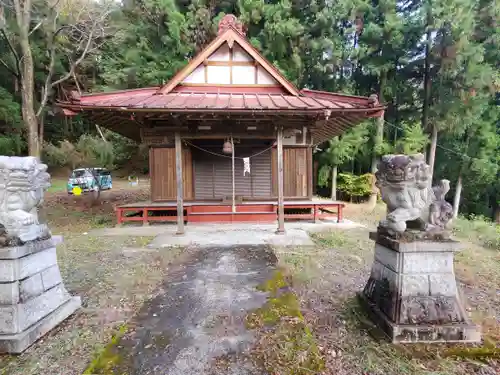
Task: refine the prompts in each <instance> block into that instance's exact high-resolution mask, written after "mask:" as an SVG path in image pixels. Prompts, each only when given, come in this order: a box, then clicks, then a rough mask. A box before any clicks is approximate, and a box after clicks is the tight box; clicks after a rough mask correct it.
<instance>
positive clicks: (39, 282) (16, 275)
mask: <svg viewBox="0 0 500 375" xmlns="http://www.w3.org/2000/svg"><path fill="white" fill-rule="evenodd" d="M57 240H58V239H56V238H54V239H52V238H50V239H46V240H35V241H32V242H28V243H26V244H24V245H21V246H11V247H2V248H0V353H15V354H17V353H21V352H23V351H24V350H25V349H26V348H28V347H29V346H30V345H32V344H33V343H34V342H35V341H36V340H38V339H39V338H40V337H41V336H43V335H44V334H46V333H47V332H48V331H50V330H51V329H52V328H54V327H55V326H56V325H58V324H59V323H60V322H62V321H63V320H64V319H66V318H67V317H68V316H70V315H71V314H73V313H74V312H75V310H77V309H78V308H79V307H80V306H81V302H80V297H72V296H70V295H69V293H68V292H67V291H66V289H65V288H64V285H63V283H62V279H61V275H60V273H59V267H58V265H57V257H56V248H55V242H56V241H57Z"/></svg>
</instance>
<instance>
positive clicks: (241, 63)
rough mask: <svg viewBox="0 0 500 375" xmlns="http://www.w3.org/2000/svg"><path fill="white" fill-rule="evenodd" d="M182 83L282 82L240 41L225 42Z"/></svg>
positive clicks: (242, 83) (267, 83)
mask: <svg viewBox="0 0 500 375" xmlns="http://www.w3.org/2000/svg"><path fill="white" fill-rule="evenodd" d="M180 84H181V85H197V84H211V85H250V86H252V85H260V86H263V85H270V86H281V85H280V83H279V82H278V81H277V80H276V79H275V78H274V77H273V76H272V75H271V74H270V73H269V72H268V71H267V70H266V69H265V68H264V67H263V66H262V65H261V64H259V63H258V62H257V61H256V60H255V59H254V58H253V57H252V56H250V55H249V54H248V53H247V52H246V51H245V50H244V49H243V48H242V47H240V45H239V44H238V43H234V44H233V48H230V47H229V44H227V43H224V44H223V45H221V46H220V47H219V49H217V50H216V51H215V52H214V53H212V54H211V55H210V56H209V57H208V58H207V59H206V60H204V61H203V62H202V63H201V64H200V65H198V66H197V67H196V68H195V69H194V70H193V71H192V72H191V73H190V74H189V75H188V76H187V77H186V78H184V79H183V80H182V81H181V82H180Z"/></svg>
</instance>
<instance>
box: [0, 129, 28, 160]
mask: <svg viewBox="0 0 500 375" xmlns="http://www.w3.org/2000/svg"><path fill="white" fill-rule="evenodd" d="M23 143H24V141H23V140H22V138H21V136H20V135H18V134H16V135H0V155H5V156H15V155H20V154H21V151H22V149H23Z"/></svg>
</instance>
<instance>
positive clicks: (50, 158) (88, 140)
mask: <svg viewBox="0 0 500 375" xmlns="http://www.w3.org/2000/svg"><path fill="white" fill-rule="evenodd" d="M43 160H44V161H45V162H46V163H47V165H48V166H49V167H70V168H73V169H74V168H77V167H105V168H109V169H111V168H113V161H114V153H113V146H112V145H111V144H110V143H109V142H106V141H104V140H103V139H102V138H100V137H96V136H92V135H87V134H84V135H82V136H81V137H80V138H79V139H78V142H77V143H76V144H73V143H71V142H70V141H68V140H64V141H61V142H59V145H58V146H56V145H53V144H51V143H47V144H45V145H44V147H43Z"/></svg>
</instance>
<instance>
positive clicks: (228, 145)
mask: <svg viewBox="0 0 500 375" xmlns="http://www.w3.org/2000/svg"><path fill="white" fill-rule="evenodd" d="M222 152H223V153H225V154H232V153H233V145H232V144H231V142H230V141H229V140H226V141H225V142H224V145H223V146H222Z"/></svg>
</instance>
